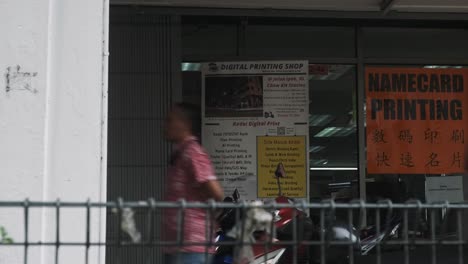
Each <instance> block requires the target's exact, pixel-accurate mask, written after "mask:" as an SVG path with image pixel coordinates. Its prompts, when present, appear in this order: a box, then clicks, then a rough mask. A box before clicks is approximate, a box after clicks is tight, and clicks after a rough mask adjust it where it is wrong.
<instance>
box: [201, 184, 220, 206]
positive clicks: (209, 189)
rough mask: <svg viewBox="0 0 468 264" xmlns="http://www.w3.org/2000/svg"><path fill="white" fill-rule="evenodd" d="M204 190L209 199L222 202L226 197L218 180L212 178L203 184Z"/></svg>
mask: <svg viewBox="0 0 468 264" xmlns="http://www.w3.org/2000/svg"><path fill="white" fill-rule="evenodd" d="M202 191H204V192H205V193H206V194H207V196H208V197H209V199H213V200H215V201H217V202H220V201H222V200H223V199H224V193H223V188H221V185H219V182H218V181H217V180H211V181H207V182H204V183H203V184H202Z"/></svg>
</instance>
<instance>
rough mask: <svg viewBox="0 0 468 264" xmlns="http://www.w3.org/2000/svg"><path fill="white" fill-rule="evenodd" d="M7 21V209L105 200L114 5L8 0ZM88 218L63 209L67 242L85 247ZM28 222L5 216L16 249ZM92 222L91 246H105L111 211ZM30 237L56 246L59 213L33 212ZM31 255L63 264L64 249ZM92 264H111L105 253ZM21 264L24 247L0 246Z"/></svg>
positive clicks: (3, 139) (3, 51)
mask: <svg viewBox="0 0 468 264" xmlns="http://www.w3.org/2000/svg"><path fill="white" fill-rule="evenodd" d="M0 21H1V23H0V32H1V34H2V36H1V37H0V72H1V75H0V177H1V178H0V201H5V200H23V199H25V198H29V199H31V200H34V201H50V200H55V199H57V198H60V199H61V200H62V201H85V200H86V199H88V198H90V199H91V200H92V201H105V200H106V160H107V156H106V149H107V130H106V129H107V68H106V65H107V64H106V63H105V62H106V60H107V56H105V54H106V53H107V27H108V2H107V1H106V0H41V1H39V0H0ZM18 66H19V69H18ZM8 67H10V71H9V72H10V73H9V74H8V73H7V69H8ZM16 72H18V74H16ZM25 73H26V74H25ZM28 74H29V76H28ZM8 83H9V85H8ZM8 86H9V87H8ZM84 212H85V211H84V210H76V209H64V210H63V212H62V217H61V219H60V220H61V225H60V228H61V229H60V235H61V240H62V241H63V242H66V241H74V242H82V241H84V240H85V213H84ZM23 217H24V216H23V211H22V210H20V209H8V210H6V209H4V208H1V207H0V225H1V226H5V227H6V229H7V231H9V233H10V235H11V237H12V238H13V239H14V240H15V242H22V241H23V237H24V232H23V229H24V227H23V226H24V221H23ZM91 222H92V224H91V232H92V233H91V234H92V239H93V240H94V241H98V240H101V241H103V240H105V213H104V211H98V210H93V211H92V221H91ZM29 229H30V235H29V240H30V241H34V242H37V241H55V214H54V210H52V209H51V210H40V209H31V219H30V224H29ZM84 252H85V250H84V248H66V247H61V248H60V251H59V260H60V261H61V262H60V263H72V264H73V263H84V256H85V255H84ZM28 256H29V263H54V262H53V258H54V256H55V250H48V249H45V248H44V247H42V248H34V247H33V248H31V250H30V253H29V254H28ZM90 259H91V262H90V263H98V261H100V262H99V263H103V262H102V261H103V259H104V249H101V250H100V251H99V250H98V249H97V248H94V249H92V250H91V251H90ZM22 262H23V248H22V247H14V248H12V247H0V263H22Z"/></svg>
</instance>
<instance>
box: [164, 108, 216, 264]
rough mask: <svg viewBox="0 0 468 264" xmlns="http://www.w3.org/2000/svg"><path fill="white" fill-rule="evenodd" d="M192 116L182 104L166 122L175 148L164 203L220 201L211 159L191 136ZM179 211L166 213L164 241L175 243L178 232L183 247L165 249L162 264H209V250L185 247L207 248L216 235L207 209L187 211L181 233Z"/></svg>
mask: <svg viewBox="0 0 468 264" xmlns="http://www.w3.org/2000/svg"><path fill="white" fill-rule="evenodd" d="M195 116H196V112H195V111H193V108H191V107H190V106H188V105H185V104H177V105H175V106H174V107H173V108H172V110H171V112H170V113H169V114H168V116H167V118H166V131H165V132H166V138H167V139H168V140H169V141H171V142H173V143H174V144H175V149H174V152H173V154H172V156H171V161H170V163H171V164H170V167H169V169H168V175H167V176H168V177H167V179H166V193H165V200H166V201H170V202H175V201H178V200H180V199H185V200H186V201H188V202H205V201H207V200H209V199H214V200H216V201H221V200H222V199H223V191H222V188H221V186H220V185H219V183H218V181H217V180H216V176H215V172H214V169H213V166H212V164H211V161H210V158H209V156H208V154H207V153H206V151H205V150H204V149H203V148H202V147H201V146H200V144H199V143H198V141H197V139H196V138H195V136H194V135H193V129H192V123H194V122H196V120H197V118H195ZM179 211H180V210H178V209H168V210H166V211H165V212H164V216H163V234H164V238H165V239H164V240H165V241H169V242H176V241H177V237H178V232H181V233H180V235H181V237H182V238H183V245H182V246H180V247H167V248H166V249H165V263H167V264H205V263H209V258H208V259H207V258H206V257H207V256H210V255H211V253H212V251H211V250H212V249H211V248H210V247H208V246H204V245H184V244H186V243H204V244H207V243H209V242H210V241H212V240H213V237H210V236H214V234H215V233H214V228H215V222H214V219H211V218H207V210H206V209H193V208H192V209H186V210H185V214H184V216H183V219H184V221H183V223H182V230H180V229H179V225H178V218H179ZM208 217H210V216H208ZM206 253H208V254H206Z"/></svg>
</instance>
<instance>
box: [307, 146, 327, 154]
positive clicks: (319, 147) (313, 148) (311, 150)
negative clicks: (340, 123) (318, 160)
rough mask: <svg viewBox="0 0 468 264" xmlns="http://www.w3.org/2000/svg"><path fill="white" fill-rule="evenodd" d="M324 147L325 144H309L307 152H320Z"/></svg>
mask: <svg viewBox="0 0 468 264" xmlns="http://www.w3.org/2000/svg"><path fill="white" fill-rule="evenodd" d="M325 148H326V147H325V146H310V147H309V152H310V153H317V152H320V151H322V150H324V149H325Z"/></svg>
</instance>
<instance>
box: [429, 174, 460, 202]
mask: <svg viewBox="0 0 468 264" xmlns="http://www.w3.org/2000/svg"><path fill="white" fill-rule="evenodd" d="M426 201H427V202H428V203H434V202H445V201H448V202H451V203H459V202H463V201H464V199H463V178H462V176H443V177H427V178H426Z"/></svg>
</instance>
